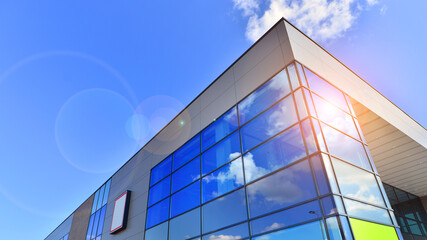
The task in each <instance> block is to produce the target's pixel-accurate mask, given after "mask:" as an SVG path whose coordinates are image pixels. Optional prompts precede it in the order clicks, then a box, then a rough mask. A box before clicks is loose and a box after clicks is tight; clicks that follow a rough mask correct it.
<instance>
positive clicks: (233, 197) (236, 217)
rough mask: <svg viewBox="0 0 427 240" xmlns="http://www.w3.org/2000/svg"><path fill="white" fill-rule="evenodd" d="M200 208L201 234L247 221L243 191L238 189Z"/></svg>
mask: <svg viewBox="0 0 427 240" xmlns="http://www.w3.org/2000/svg"><path fill="white" fill-rule="evenodd" d="M202 208H203V211H202V213H203V214H202V215H203V233H207V232H211V231H214V230H217V229H220V228H223V227H226V226H228V225H231V224H234V223H238V222H240V221H244V220H246V219H247V211H246V200H245V190H244V189H239V190H237V191H235V192H233V193H230V194H228V195H226V196H224V197H221V198H218V199H216V200H215V201H212V202H210V203H208V204H206V205H204V206H203V207H202ZM218 213H221V214H218Z"/></svg>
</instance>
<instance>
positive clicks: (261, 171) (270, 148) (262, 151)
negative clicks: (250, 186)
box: [243, 125, 306, 182]
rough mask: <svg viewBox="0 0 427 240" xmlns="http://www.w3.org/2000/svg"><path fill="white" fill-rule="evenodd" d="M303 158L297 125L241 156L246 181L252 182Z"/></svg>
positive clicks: (303, 152) (303, 150)
mask: <svg viewBox="0 0 427 240" xmlns="http://www.w3.org/2000/svg"><path fill="white" fill-rule="evenodd" d="M305 156H306V151H305V147H304V142H303V140H302V136H301V131H300V129H299V126H298V125H297V126H295V127H293V128H291V129H289V130H287V131H286V132H284V133H282V134H280V135H278V136H277V137H275V138H273V139H271V140H270V141H268V142H266V143H264V144H263V145H261V146H259V147H257V148H255V149H253V150H252V151H250V152H248V153H247V154H245V155H244V156H243V159H244V163H245V177H246V181H247V182H250V181H253V180H255V179H257V178H260V177H262V176H264V175H266V174H268V173H271V172H273V171H275V170H277V169H279V168H282V167H284V166H286V165H288V164H290V163H292V162H295V161H297V160H299V159H301V158H303V157H305Z"/></svg>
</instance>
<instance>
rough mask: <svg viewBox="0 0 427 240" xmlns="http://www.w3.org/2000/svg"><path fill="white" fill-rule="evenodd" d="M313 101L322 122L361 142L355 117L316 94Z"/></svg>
mask: <svg viewBox="0 0 427 240" xmlns="http://www.w3.org/2000/svg"><path fill="white" fill-rule="evenodd" d="M313 99H314V104H315V106H316V110H317V115H318V116H319V119H320V120H322V121H323V122H325V123H327V124H329V125H331V126H332V127H334V128H336V129H338V130H341V131H343V132H344V133H346V134H348V135H350V136H351V137H354V138H355V139H358V140H360V138H359V134H358V132H357V129H356V125H355V123H354V121H353V117H352V116H351V115H350V114H348V113H345V112H344V111H342V110H340V109H339V108H337V107H335V106H334V105H332V104H330V103H328V102H327V101H325V100H324V99H322V98H320V97H318V96H317V95H316V94H313Z"/></svg>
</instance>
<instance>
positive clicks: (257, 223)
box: [251, 201, 322, 235]
mask: <svg viewBox="0 0 427 240" xmlns="http://www.w3.org/2000/svg"><path fill="white" fill-rule="evenodd" d="M321 217H322V211H321V210H320V207H319V202H318V201H313V202H309V203H306V204H303V205H301V206H297V207H294V208H291V209H287V210H285V211H282V212H278V213H274V214H272V215H268V216H266V217H263V218H259V219H256V220H253V221H251V229H252V234H254V235H255V234H260V233H264V232H268V231H273V230H276V229H281V228H285V227H288V226H292V225H296V224H298V223H302V222H306V221H310V220H312V219H316V218H321Z"/></svg>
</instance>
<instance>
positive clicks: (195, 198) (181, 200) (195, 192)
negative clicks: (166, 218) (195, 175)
mask: <svg viewBox="0 0 427 240" xmlns="http://www.w3.org/2000/svg"><path fill="white" fill-rule="evenodd" d="M199 205H200V181H197V182H195V183H193V184H191V185H190V186H188V187H186V188H184V189H182V190H181V191H179V192H177V193H175V194H174V195H172V199H171V217H175V216H176V215H178V214H180V213H183V212H185V211H187V210H190V209H192V208H194V207H196V206H199Z"/></svg>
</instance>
